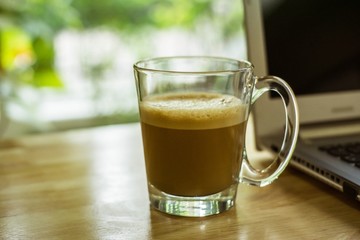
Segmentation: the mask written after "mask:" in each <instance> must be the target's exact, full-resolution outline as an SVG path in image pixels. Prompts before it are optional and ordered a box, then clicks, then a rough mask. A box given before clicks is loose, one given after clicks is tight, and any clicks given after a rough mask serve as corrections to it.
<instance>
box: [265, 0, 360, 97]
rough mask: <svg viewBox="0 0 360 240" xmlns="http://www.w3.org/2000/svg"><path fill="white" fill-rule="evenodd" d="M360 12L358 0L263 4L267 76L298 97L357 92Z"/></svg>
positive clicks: (359, 83) (268, 1)
mask: <svg viewBox="0 0 360 240" xmlns="http://www.w3.org/2000/svg"><path fill="white" fill-rule="evenodd" d="M359 9H360V1H359V0H316V1H314V0H301V1H289V0H263V1H262V11H263V20H264V21H263V24H264V25H263V26H264V33H265V36H266V38H265V44H266V49H267V63H268V73H269V74H274V75H277V76H280V77H282V78H284V79H286V81H287V82H288V83H289V84H290V85H291V86H292V88H293V90H294V92H295V94H297V95H307V94H315V93H328V92H339V91H350V90H352V91H353V90H360V14H359ZM305 50H306V51H305Z"/></svg>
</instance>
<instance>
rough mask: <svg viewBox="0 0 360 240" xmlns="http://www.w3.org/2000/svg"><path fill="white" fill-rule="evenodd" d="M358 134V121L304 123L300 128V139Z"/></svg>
mask: <svg viewBox="0 0 360 240" xmlns="http://www.w3.org/2000/svg"><path fill="white" fill-rule="evenodd" d="M356 134H360V121H349V122H341V123H324V124H314V125H310V124H308V125H304V126H301V128H300V137H301V138H302V139H314V138H324V137H341V136H346V135H356Z"/></svg>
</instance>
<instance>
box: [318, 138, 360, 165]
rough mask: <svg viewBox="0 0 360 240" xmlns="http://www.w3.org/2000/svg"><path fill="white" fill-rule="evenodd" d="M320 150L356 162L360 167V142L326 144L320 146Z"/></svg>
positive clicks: (352, 162)
mask: <svg viewBox="0 0 360 240" xmlns="http://www.w3.org/2000/svg"><path fill="white" fill-rule="evenodd" d="M319 150H320V151H323V152H326V153H328V154H330V155H331V156H334V157H337V158H339V159H341V160H343V161H345V162H348V163H351V164H354V165H355V166H356V167H358V168H360V142H352V143H347V144H339V145H324V146H320V147H319Z"/></svg>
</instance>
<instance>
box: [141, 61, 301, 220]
mask: <svg viewBox="0 0 360 240" xmlns="http://www.w3.org/2000/svg"><path fill="white" fill-rule="evenodd" d="M134 73H135V82H136V87H137V94H138V103H139V112H140V120H141V129H142V138H143V145H144V156H145V165H146V174H147V180H148V190H149V198H150V204H151V206H152V207H154V208H155V209H157V210H160V211H161V212H165V213H168V214H172V215H178V216H189V217H201V216H208V215H213V214H218V213H221V212H224V211H226V210H228V209H230V208H231V207H232V206H233V205H234V202H235V198H236V195H237V186H238V183H246V184H251V185H256V186H266V185H268V184H270V183H271V182H273V181H274V180H275V179H276V178H277V177H278V176H279V175H280V174H281V172H283V170H284V169H285V167H286V166H287V164H288V163H289V161H290V159H291V155H292V152H293V150H294V148H295V144H296V140H297V136H298V131H299V123H298V110H297V104H296V100H295V97H294V94H293V92H292V90H291V88H290V87H289V86H288V85H287V84H286V82H285V81H284V80H282V79H280V78H278V77H274V76H266V77H261V78H258V77H256V76H255V75H254V73H253V66H252V64H251V63H250V62H247V61H239V60H234V59H227V58H219V57H202V56H200V57H197V56H193V57H164V58H154V59H149V60H143V61H139V62H137V63H135V64H134ZM258 82H261V83H262V84H261V88H257V83H258ZM268 91H275V92H277V93H278V94H279V95H280V96H281V98H282V100H283V103H284V108H285V116H284V117H285V121H286V126H285V134H284V139H283V144H282V147H281V149H280V152H279V154H278V155H277V157H276V158H275V159H274V161H273V162H272V164H270V165H269V166H268V167H266V168H265V169H256V168H254V167H253V166H252V165H251V162H250V161H249V159H248V158H247V154H246V148H245V132H246V124H247V121H248V118H249V113H250V110H251V107H252V105H253V104H254V103H255V101H256V100H257V99H258V98H259V97H260V96H261V95H262V94H263V93H265V92H268Z"/></svg>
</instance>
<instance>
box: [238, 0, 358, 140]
mask: <svg viewBox="0 0 360 240" xmlns="http://www.w3.org/2000/svg"><path fill="white" fill-rule="evenodd" d="M243 4H244V10H245V19H244V20H245V21H244V22H245V29H246V40H247V53H248V59H249V60H250V61H251V62H252V63H253V65H254V66H255V70H254V71H255V74H256V75H257V76H264V75H267V74H268V69H267V55H266V46H265V37H266V36H265V35H264V30H263V18H262V11H261V0H244V1H243ZM279 77H281V76H279ZM284 80H285V81H286V79H284ZM296 99H297V102H298V105H299V111H300V115H299V116H300V124H302V125H304V124H306V125H308V124H319V123H325V122H326V123H329V122H338V121H346V120H353V119H359V116H360V104H359V102H360V90H353V91H346V92H328V93H319V94H309V95H297V96H296ZM282 108H283V107H282V104H281V99H279V98H271V97H270V95H267V96H265V97H262V98H261V99H260V101H259V102H258V103H257V104H255V106H254V109H253V113H254V115H255V132H256V134H258V135H272V134H274V133H276V132H278V131H279V130H280V129H279V128H280V126H279V125H278V124H276V123H277V122H279V121H280V122H281V121H283V118H284V116H283V115H282V114H281V112H283V110H282ZM277 113H279V114H277ZM268 116H272V121H268Z"/></svg>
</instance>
